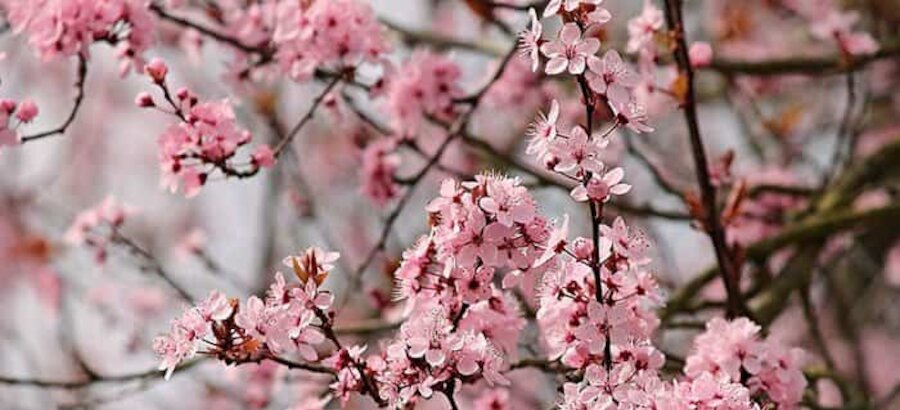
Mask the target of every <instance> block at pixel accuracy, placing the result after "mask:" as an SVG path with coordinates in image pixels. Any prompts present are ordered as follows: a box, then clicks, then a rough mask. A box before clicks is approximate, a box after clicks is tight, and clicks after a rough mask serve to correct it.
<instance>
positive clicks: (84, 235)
mask: <svg viewBox="0 0 900 410" xmlns="http://www.w3.org/2000/svg"><path fill="white" fill-rule="evenodd" d="M135 212H136V210H135V209H134V208H132V207H131V206H128V205H125V204H122V203H120V202H119V201H118V200H116V198H114V197H112V196H108V197H106V199H104V200H103V201H102V202H100V203H99V204H97V206H95V207H93V208H90V209H86V210H84V211H81V212H80V213H79V214H78V216H76V217H75V221H74V222H72V225H71V226H69V229H68V230H67V231H66V234H65V238H66V242H68V243H70V244H72V245H86V246H88V247H90V248H91V249H92V250H93V251H94V260H95V261H96V262H97V263H104V262H105V261H106V257H107V246H108V245H109V243H110V242H111V241H113V240H114V239H115V238H116V235H117V230H118V229H119V228H120V227H121V226H122V224H124V223H125V218H127V217H128V216H130V215H133V214H134V213H135Z"/></svg>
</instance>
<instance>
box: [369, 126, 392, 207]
mask: <svg viewBox="0 0 900 410" xmlns="http://www.w3.org/2000/svg"><path fill="white" fill-rule="evenodd" d="M396 148H397V144H396V142H395V141H394V140H392V139H389V138H383V139H380V140H378V141H375V142H372V143H370V144H369V145H368V146H366V149H365V150H364V151H363V157H362V168H360V179H361V180H362V185H361V187H360V189H361V190H362V192H363V193H364V194H365V195H366V196H368V197H369V198H370V199H372V201H374V202H375V203H376V204H377V205H379V206H384V205H386V204H387V203H388V202H389V201H390V200H392V199H394V198H395V197H396V196H397V195H398V194H399V192H400V187H399V186H398V184H397V182H396V179H395V178H396V176H395V174H396V172H397V168H398V167H399V166H400V155H399V154H397V153H396V151H395V150H396Z"/></svg>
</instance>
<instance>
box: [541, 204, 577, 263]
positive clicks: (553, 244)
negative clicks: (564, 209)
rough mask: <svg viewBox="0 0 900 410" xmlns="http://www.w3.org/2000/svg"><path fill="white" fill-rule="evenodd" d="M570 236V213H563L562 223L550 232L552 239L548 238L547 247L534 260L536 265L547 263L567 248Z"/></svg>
mask: <svg viewBox="0 0 900 410" xmlns="http://www.w3.org/2000/svg"><path fill="white" fill-rule="evenodd" d="M568 236H569V215H568V214H566V215H563V220H562V223H561V224H560V225H559V228H558V229H554V230H553V231H552V232H551V233H550V239H548V240H547V247H546V248H545V249H544V252H543V253H542V254H541V256H540V257H539V258H538V259H537V260H536V261H534V266H535V267H537V266H541V265H543V264H545V263H547V262H548V261H549V260H550V259H552V258H553V257H554V256H556V255H559V254H560V253H562V252H563V251H565V250H566V245H567V241H568Z"/></svg>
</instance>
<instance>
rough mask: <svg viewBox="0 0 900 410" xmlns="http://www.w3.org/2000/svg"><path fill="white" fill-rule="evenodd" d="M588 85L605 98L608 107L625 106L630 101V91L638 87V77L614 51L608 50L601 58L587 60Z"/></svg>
mask: <svg viewBox="0 0 900 410" xmlns="http://www.w3.org/2000/svg"><path fill="white" fill-rule="evenodd" d="M587 64H588V68H589V69H590V70H589V71H588V72H587V75H586V77H587V80H588V85H589V86H590V87H591V90H593V91H594V92H595V93H597V94H601V95H604V96H606V98H607V99H608V100H609V103H610V105H613V106H615V105H616V104H627V103H628V102H630V101H631V100H632V97H631V89H633V88H634V87H636V86H637V85H638V81H639V80H638V77H637V75H636V74H634V73H633V72H631V70H630V69H629V67H628V65H626V64H625V62H624V61H622V57H621V56H620V55H619V53H618V52H617V51H616V50H609V51H607V52H606V54H604V55H603V58H602V59H601V58H589V59H588V60H587Z"/></svg>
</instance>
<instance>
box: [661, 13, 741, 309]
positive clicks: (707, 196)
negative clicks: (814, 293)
mask: <svg viewBox="0 0 900 410" xmlns="http://www.w3.org/2000/svg"><path fill="white" fill-rule="evenodd" d="M681 6H682V2H681V0H666V22H667V23H668V26H669V29H670V30H671V31H672V32H673V33H674V38H675V49H674V54H675V61H676V63H677V65H678V71H679V75H681V76H683V77H684V79H685V82H686V92H685V95H684V101H683V104H682V105H683V109H684V117H685V122H686V123H687V128H688V135H689V137H690V143H691V152H692V154H693V159H694V171H695V172H696V174H697V183H698V184H699V186H700V197H701V201H702V203H703V208H704V215H703V218H704V221H703V223H704V229H705V230H706V232H707V234H708V235H709V238H710V241H711V242H712V244H713V248H714V249H715V253H716V260H717V261H718V263H719V272H721V276H722V280H723V282H724V283H725V290H726V292H727V294H728V307H727V312H726V313H727V315H728V316H729V317H735V316H738V315H742V314H748V313H749V311H748V309H747V307H746V304H745V303H744V300H743V297H742V296H741V289H740V285H739V283H740V276H739V272H738V267H737V266H736V265H735V262H734V258H733V257H732V255H731V251H730V250H729V248H728V243H727V242H726V236H725V227H724V226H723V225H722V221H721V219H720V218H719V211H718V210H717V206H716V188H715V187H714V186H713V184H712V180H711V178H710V175H709V162H708V161H707V158H706V149H705V147H704V145H703V137H702V136H701V135H700V126H699V121H698V119H697V103H696V100H695V91H694V71H693V68H691V62H690V58H689V57H688V49H687V42H686V39H685V34H684V20H683V19H682V16H681V12H682V7H681Z"/></svg>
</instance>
